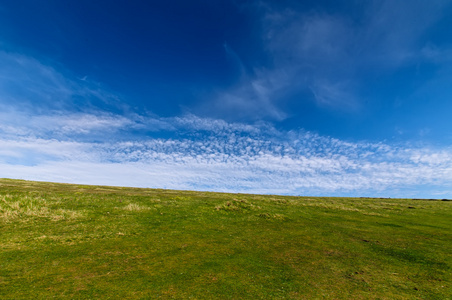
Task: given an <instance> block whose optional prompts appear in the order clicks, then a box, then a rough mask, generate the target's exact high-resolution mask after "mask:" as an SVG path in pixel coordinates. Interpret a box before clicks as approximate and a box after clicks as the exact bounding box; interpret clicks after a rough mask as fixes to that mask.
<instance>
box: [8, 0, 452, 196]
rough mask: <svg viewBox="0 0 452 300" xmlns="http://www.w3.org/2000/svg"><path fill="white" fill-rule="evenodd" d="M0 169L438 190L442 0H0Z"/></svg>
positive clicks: (447, 54)
mask: <svg viewBox="0 0 452 300" xmlns="http://www.w3.org/2000/svg"><path fill="white" fill-rule="evenodd" d="M0 177H6V178H18V179H30V180H44V181H55V182H68V183H80V184H102V185H119V186H135V187H152V188H170V189H184V190H185V189H188V190H206V191H224V192H243V193H264V194H287V195H311V196H319V195H324V196H374V197H411V198H413V197H414V198H452V1H449V0H430V1H421V0H419V1H417V0H412V1H406V0H387V1H385V0H380V1H376V0H375V1H372V0H369V1H354V0H351V1H350V0H348V1H341V0H336V1H326V0H320V1H319V0H316V1H284V0H283V1H239V0H235V1H234V0H230V1H228V0H218V1H211V0H210V1H207V0H206V1H201V0H193V1H171V0H169V1H134V0H128V1H125V0H124V1H114V0H108V1H103V0H96V1H92V0H89V1H88V0H67V1H61V0H46V1H34V0H18V1H6V0H0Z"/></svg>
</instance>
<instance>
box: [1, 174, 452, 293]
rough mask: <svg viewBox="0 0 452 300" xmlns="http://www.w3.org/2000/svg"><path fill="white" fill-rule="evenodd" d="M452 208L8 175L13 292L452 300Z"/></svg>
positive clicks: (4, 283)
mask: <svg viewBox="0 0 452 300" xmlns="http://www.w3.org/2000/svg"><path fill="white" fill-rule="evenodd" d="M451 204H452V202H449V201H427V200H413V199H369V198H328V197H319V198H316V197H282V196H263V195H243V194H238V195H233V194H224V193H206V192H189V191H172V190H151V189H135V188H120V187H102V186H81V185H65V184H55V183H40V182H29V181H18V180H8V179H0V299H31V298H38V299H49V298H57V299H102V298H106V299H110V298H111V299H190V298H192V299H451V295H452V278H451V273H452V268H451V266H452V256H451V251H450V249H452V206H451Z"/></svg>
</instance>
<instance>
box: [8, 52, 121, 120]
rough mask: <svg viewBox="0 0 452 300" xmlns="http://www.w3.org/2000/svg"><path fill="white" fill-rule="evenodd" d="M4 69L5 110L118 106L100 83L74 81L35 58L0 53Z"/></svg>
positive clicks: (62, 72)
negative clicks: (12, 108) (17, 108)
mask: <svg viewBox="0 0 452 300" xmlns="http://www.w3.org/2000/svg"><path fill="white" fill-rule="evenodd" d="M0 66H1V68H0V79H1V80H0V104H2V103H3V108H4V109H6V106H19V107H21V109H22V110H34V112H35V113H36V112H38V113H39V112H41V111H48V110H52V109H54V110H68V109H70V110H74V109H83V110H88V109H90V108H94V107H98V106H99V105H101V106H110V107H114V106H116V105H118V97H117V96H116V95H115V94H114V93H109V92H108V91H107V89H106V88H105V87H101V86H100V85H99V83H96V82H91V81H88V80H86V79H85V80H78V79H74V76H71V75H69V76H67V75H65V74H64V71H62V70H57V69H55V68H54V67H52V66H51V65H50V64H48V63H43V62H41V61H39V60H37V59H35V58H33V57H31V56H27V55H24V54H20V53H14V52H6V51H2V50H0ZM66 72H67V71H66ZM37 103H39V105H36V104H37ZM36 110H37V111H36Z"/></svg>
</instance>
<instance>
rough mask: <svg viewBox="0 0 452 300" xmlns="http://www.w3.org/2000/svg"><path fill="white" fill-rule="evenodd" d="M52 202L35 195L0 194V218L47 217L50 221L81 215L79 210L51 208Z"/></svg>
mask: <svg viewBox="0 0 452 300" xmlns="http://www.w3.org/2000/svg"><path fill="white" fill-rule="evenodd" d="M51 204H54V203H53V202H50V201H48V200H47V199H45V198H43V197H41V196H37V195H24V196H13V195H9V194H6V195H2V196H0V220H2V221H4V222H12V221H18V220H20V221H27V220H29V219H30V218H49V219H50V220H52V221H59V220H65V219H76V218H79V217H80V216H81V214H80V213H79V212H76V211H73V210H69V209H63V208H51Z"/></svg>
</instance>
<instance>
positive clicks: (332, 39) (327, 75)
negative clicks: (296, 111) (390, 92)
mask: <svg viewBox="0 0 452 300" xmlns="http://www.w3.org/2000/svg"><path fill="white" fill-rule="evenodd" d="M343 5H347V7H348V10H347V11H348V13H345V12H341V11H340V10H336V11H335V12H328V11H326V10H321V9H320V8H315V6H313V7H311V8H310V9H307V10H306V9H305V8H301V7H302V5H296V4H294V5H292V6H284V7H281V5H279V4H274V3H273V4H272V3H271V2H269V1H256V2H254V5H251V6H250V5H249V4H248V5H247V7H248V8H249V7H251V9H252V11H253V13H255V12H256V11H260V12H261V30H262V31H261V36H262V43H263V47H264V48H263V49H262V50H263V52H265V54H266V55H267V57H268V59H269V61H270V63H268V64H267V65H253V66H248V68H247V69H249V70H251V71H249V72H246V73H245V74H242V75H241V79H240V80H239V82H238V83H237V85H235V86H234V87H232V88H230V89H227V90H225V91H223V92H221V93H220V94H219V96H218V99H217V101H216V102H215V103H214V104H213V105H214V106H215V105H216V106H215V107H220V108H222V109H223V111H224V112H229V114H235V115H236V114H246V113H247V112H249V113H250V114H251V115H259V116H260V117H262V116H267V117H270V118H273V119H275V120H283V119H285V118H287V117H288V116H290V112H286V111H284V109H283V108H282V107H283V106H282V105H281V102H284V101H287V99H286V98H287V97H293V99H292V100H290V101H314V102H315V103H316V104H317V105H318V106H319V107H321V108H332V109H335V110H340V111H343V112H350V113H357V112H360V110H361V109H362V106H363V103H365V102H366V101H368V99H365V98H364V97H365V96H364V95H362V94H360V92H361V90H362V89H363V85H365V84H367V81H366V80H365V79H363V77H365V76H369V75H370V76H373V75H381V74H388V73H391V72H395V71H396V70H398V69H399V68H401V67H403V66H406V65H410V64H418V63H419V62H421V61H425V60H428V61H430V62H432V63H439V59H440V57H444V56H443V55H440V53H441V54H446V53H449V52H450V51H449V50H448V49H444V48H443V46H438V45H431V44H430V43H431V42H430V41H426V40H424V38H425V33H426V32H427V31H428V30H429V29H430V28H431V27H432V26H433V25H435V22H437V21H438V20H440V19H441V18H442V17H443V12H444V9H445V8H447V7H450V1H443V0H434V1H433V2H428V3H427V2H422V1H417V2H415V3H408V2H406V1H368V2H365V3H359V4H354V3H347V4H343ZM350 12H353V13H350ZM401 12H403V13H401ZM228 49H229V50H228V51H229V52H231V51H233V50H232V49H231V48H228ZM234 56H237V57H239V56H240V55H239V54H237V53H234ZM445 57H450V55H446V56H445ZM443 59H444V58H443ZM242 69H246V68H242ZM309 93H310V95H309ZM294 96H295V97H294ZM294 99H296V100H294ZM219 111H220V112H221V110H219Z"/></svg>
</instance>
